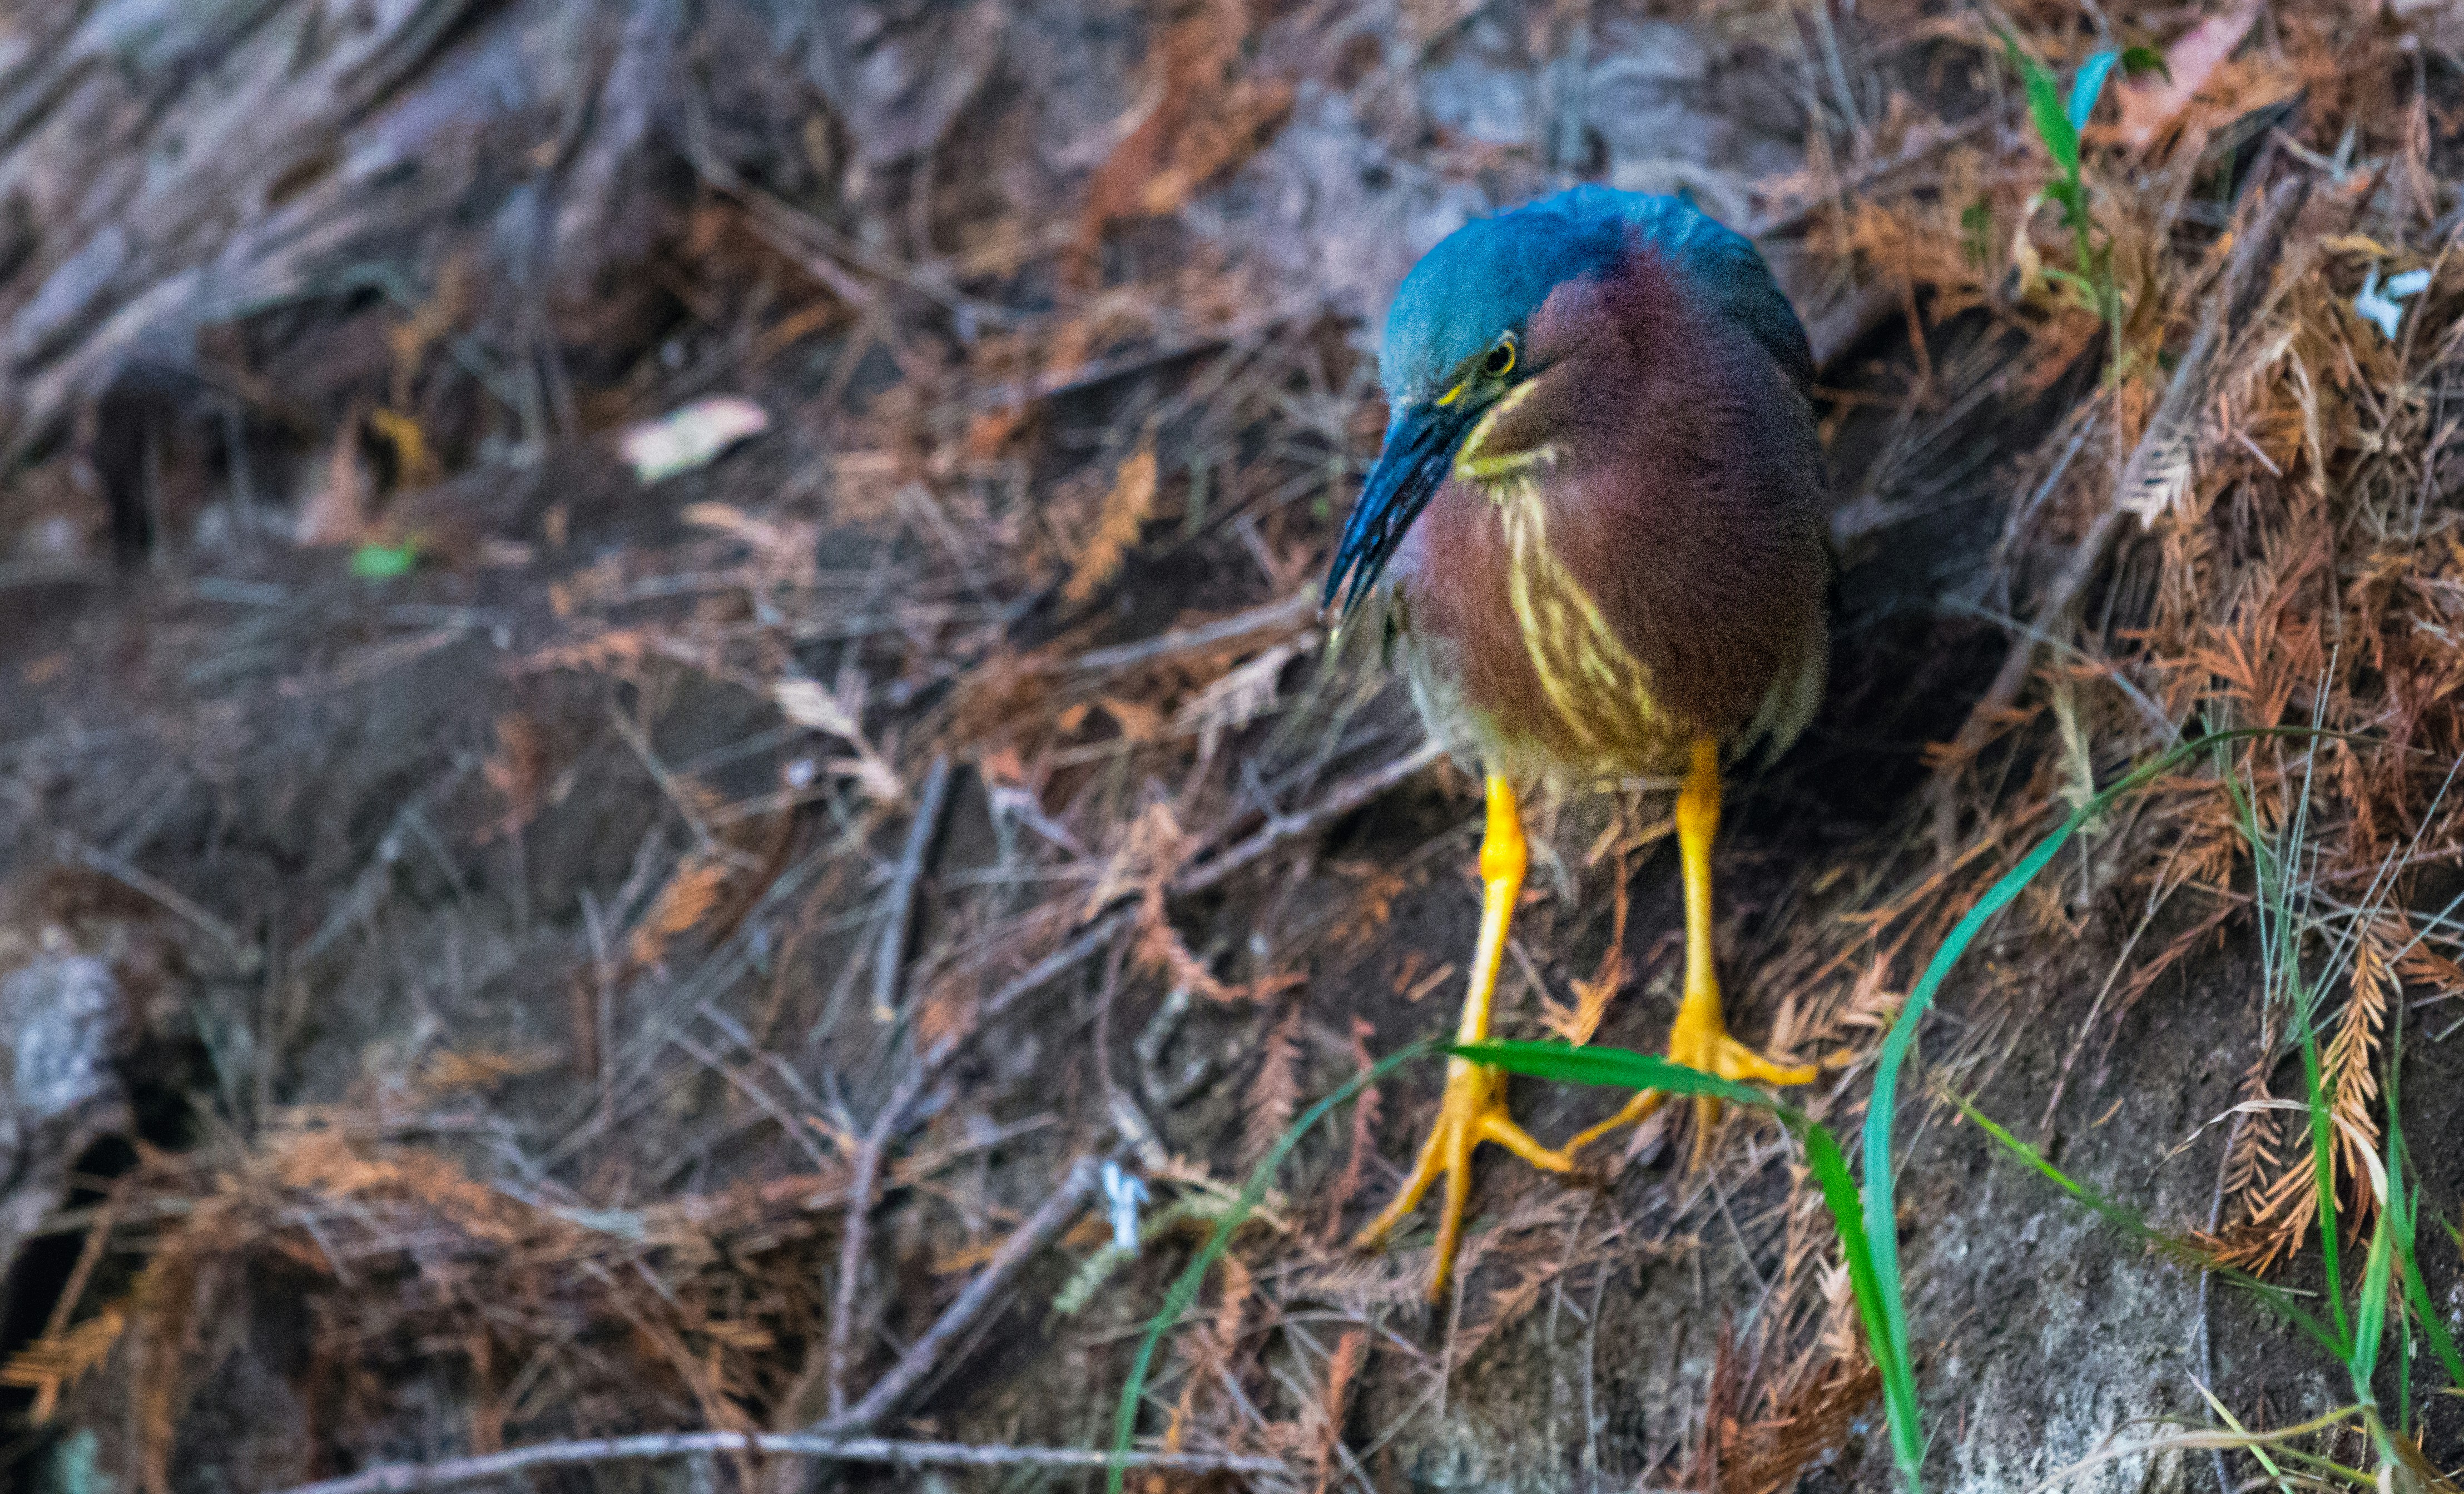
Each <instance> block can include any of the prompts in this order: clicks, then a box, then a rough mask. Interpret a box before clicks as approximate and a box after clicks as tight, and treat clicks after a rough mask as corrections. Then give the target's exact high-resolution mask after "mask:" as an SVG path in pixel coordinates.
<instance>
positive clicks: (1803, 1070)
mask: <svg viewBox="0 0 2464 1494" xmlns="http://www.w3.org/2000/svg"><path fill="white" fill-rule="evenodd" d="M1719 833H1720V748H1719V744H1718V743H1716V742H1714V741H1712V740H1710V739H1709V738H1707V737H1705V738H1704V739H1703V740H1701V741H1698V742H1696V743H1695V744H1694V765H1693V768H1692V770H1691V771H1690V772H1688V773H1687V774H1686V775H1685V786H1684V787H1683V789H1681V790H1680V791H1679V792H1678V795H1677V854H1678V859H1679V862H1680V863H1681V865H1682V866H1683V869H1684V875H1685V996H1684V999H1683V1000H1681V1001H1680V1002H1678V1005H1677V1025H1676V1026H1675V1027H1673V1028H1671V1029H1670V1031H1669V1034H1668V1058H1669V1061H1670V1062H1671V1063H1677V1064H1683V1065H1684V1066H1686V1067H1688V1068H1699V1069H1701V1070H1703V1071H1704V1072H1705V1073H1709V1074H1717V1075H1719V1076H1720V1077H1721V1078H1723V1079H1753V1080H1759V1081H1761V1082H1763V1083H1765V1084H1774V1085H1801V1084H1804V1083H1806V1082H1807V1081H1809V1080H1811V1079H1812V1078H1813V1077H1814V1075H1815V1067H1814V1066H1813V1065H1811V1064H1804V1065H1788V1064H1775V1063H1772V1062H1771V1060H1770V1059H1767V1058H1765V1057H1763V1056H1762V1055H1761V1054H1760V1053H1757V1052H1755V1051H1754V1050H1753V1049H1751V1048H1749V1047H1748V1046H1746V1045H1745V1044H1742V1043H1739V1042H1738V1041H1737V1040H1736V1039H1734V1038H1732V1037H1729V1036H1728V1026H1727V1022H1725V1021H1724V1020H1723V1019H1722V1018H1721V1015H1720V976H1719V972H1718V971H1717V969H1715V968H1714V966H1713V964H1712V958H1711V842H1712V839H1713V838H1714V837H1715V836H1717V835H1718V834H1719ZM1665 1098H1666V1096H1665V1095H1663V1094H1661V1092H1660V1091H1659V1090H1657V1089H1645V1090H1643V1091H1642V1092H1641V1093H1639V1094H1638V1095H1636V1096H1635V1097H1634V1098H1633V1099H1631V1100H1629V1101H1627V1102H1626V1105H1625V1109H1623V1110H1619V1111H1618V1112H1617V1114H1616V1115H1614V1116H1612V1117H1610V1118H1609V1119H1607V1120H1605V1121H1602V1122H1601V1123H1600V1124H1598V1125H1596V1126H1595V1127H1593V1128H1592V1129H1591V1130H1589V1131H1584V1132H1583V1133H1582V1134H1581V1135H1579V1136H1576V1137H1575V1138H1574V1139H1573V1140H1572V1141H1570V1142H1568V1143H1567V1144H1566V1151H1567V1152H1568V1153H1575V1152H1579V1151H1581V1150H1582V1149H1583V1148H1584V1147H1586V1146H1589V1145H1590V1144H1591V1143H1592V1142H1593V1141H1595V1140H1596V1139H1597V1138H1599V1137H1600V1136H1603V1135H1605V1134H1607V1133H1608V1132H1609V1131H1615V1130H1616V1129H1617V1127H1619V1126H1624V1125H1629V1124H1631V1123H1633V1122H1635V1121H1639V1120H1640V1119H1642V1118H1643V1117H1644V1116H1646V1115H1649V1114H1650V1113H1651V1112H1652V1111H1654V1110H1658V1109H1660V1104H1661V1101H1662V1100H1663V1099H1665ZM1719 1114H1720V1102H1719V1101H1717V1100H1710V1099H1698V1100H1696V1101H1695V1102H1694V1119H1695V1123H1696V1124H1695V1127H1694V1157H1695V1160H1696V1161H1698V1162H1699V1161H1701V1160H1702V1158H1703V1155H1704V1152H1705V1147H1706V1145H1707V1143H1708V1141H1709V1138H1710V1134H1711V1125H1712V1122H1714V1121H1715V1120H1717V1119H1718V1118H1719Z"/></svg>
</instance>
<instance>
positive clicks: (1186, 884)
mask: <svg viewBox="0 0 2464 1494" xmlns="http://www.w3.org/2000/svg"><path fill="white" fill-rule="evenodd" d="M1443 751H1444V749H1443V748H1441V747H1440V746H1439V745H1438V744H1437V743H1436V742H1433V741H1424V742H1422V743H1421V744H1420V745H1419V746H1418V747H1415V748H1413V749H1412V750H1411V751H1410V752H1407V753H1405V754H1404V755H1403V756H1401V757H1400V758H1396V759H1395V760H1394V761H1392V762H1390V763H1388V764H1386V765H1385V766H1384V767H1382V768H1373V769H1371V770H1370V771H1369V772H1367V773H1364V774H1362V775H1360V776H1359V777H1358V778H1354V779H1347V780H1344V781H1343V782H1341V783H1338V784H1336V785H1335V786H1334V787H1333V788H1332V789H1331V790H1329V791H1328V793H1327V795H1326V797H1325V798H1323V799H1320V800H1319V801H1318V802H1316V803H1313V804H1311V805H1309V807H1308V808H1307V809H1304V810H1301V811H1299V812H1297V813H1294V814H1281V815H1271V816H1269V817H1268V818H1267V820H1266V823H1265V824H1264V825H1262V826H1260V827H1259V828H1258V830H1257V831H1255V832H1254V833H1253V834H1251V835H1250V836H1249V837H1248V838H1247V839H1246V840H1243V841H1240V842H1238V843H1236V844H1234V845H1232V846H1229V847H1227V848H1226V849H1225V850H1224V851H1223V853H1222V854H1221V855H1220V856H1217V857H1214V858H1213V859H1211V860H1209V861H1207V862H1205V863H1204V864H1202V865H1200V866H1196V867H1192V868H1189V869H1188V870H1186V871H1183V872H1182V873H1181V874H1180V875H1179V876H1177V877H1175V878H1173V881H1172V890H1173V892H1174V894H1175V895H1176V896H1177V895H1180V894H1184V893H1189V892H1199V891H1203V890H1206V889H1208V888H1210V887H1213V886H1215V885H1216V884H1217V883H1219V882H1221V881H1222V880H1223V879H1224V878H1226V877H1228V876H1230V875H1231V874H1232V873H1234V872H1235V871H1238V870H1240V869H1241V868H1243V867H1245V866H1247V865H1249V864H1250V863H1251V862H1253V861H1256V860H1257V859H1258V858H1259V857H1261V856H1264V855H1265V854H1266V852H1268V851H1270V850H1272V849H1274V848H1275V847H1276V846H1279V845H1281V844H1282V843H1284V842H1285V841H1287V840H1290V839H1291V838H1292V837H1293V836H1295V835H1306V834H1308V833H1309V832H1310V831H1311V830H1315V829H1318V828H1320V827H1322V826H1324V825H1326V824H1329V823H1330V822H1331V821H1335V820H1340V819H1342V818H1343V817H1344V816H1345V815H1348V814H1350V813H1351V812H1352V811H1353V810H1354V809H1357V808H1359V807H1360V806H1361V805H1362V804H1365V803H1367V802H1369V801H1371V800H1373V799H1375V798H1376V797H1377V796H1378V795H1380V794H1382V793H1384V792H1386V791H1387V790H1388V789H1390V788H1393V787H1394V786H1395V785H1396V784H1397V783H1400V782H1402V781H1403V780H1405V779H1408V778H1410V777H1411V776H1412V775H1413V774H1415V773H1418V772H1419V771H1420V770H1421V769H1422V768H1425V767H1427V766H1428V765H1429V764H1430V763H1432V762H1435V761H1437V760H1438V758H1439V757H1440V756H1441V754H1442V753H1443Z"/></svg>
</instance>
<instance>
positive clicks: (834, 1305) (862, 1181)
mask: <svg viewBox="0 0 2464 1494" xmlns="http://www.w3.org/2000/svg"><path fill="white" fill-rule="evenodd" d="M1129 921H1130V910H1129V909H1127V908H1118V909H1114V910H1113V911H1112V912H1110V913H1108V914H1106V915H1105V916H1104V917H1102V918H1099V919H1097V920H1096V921H1095V922H1094V923H1093V924H1090V925H1089V926H1088V928H1087V929H1086V931H1085V932H1083V933H1081V934H1079V935H1078V936H1077V937H1076V938H1074V939H1071V940H1070V941H1069V942H1068V943H1067V944H1065V945H1063V946H1062V947H1061V948H1059V949H1057V950H1055V951H1053V952H1052V953H1051V954H1049V955H1046V956H1045V957H1044V958H1042V959H1041V960H1038V961H1037V962H1036V963H1035V965H1034V966H1033V967H1032V968H1031V969H1029V970H1028V971H1027V972H1026V973H1025V974H1024V975H1022V976H1020V977H1019V978H1017V979H1015V980H1012V981H1011V982H1010V983H1009V984H1007V985H1005V986H1003V987H1001V989H1000V990H999V991H996V992H994V993H993V995H992V998H991V999H990V1000H987V1001H985V1002H984V1004H983V1009H982V1010H981V1011H979V1013H977V1016H976V1021H974V1022H968V1023H965V1024H963V1025H961V1026H958V1027H956V1028H953V1029H952V1030H951V1031H949V1032H946V1033H943V1034H942V1035H941V1037H940V1039H939V1041H937V1042H935V1044H933V1046H932V1047H931V1048H929V1049H927V1050H926V1051H925V1053H924V1054H923V1056H922V1057H921V1058H919V1059H914V1060H911V1061H910V1062H909V1064H908V1066H907V1070H906V1072H905V1073H904V1074H902V1075H900V1076H899V1080H898V1086H897V1088H894V1089H892V1090H891V1094H890V1098H889V1099H888V1100H885V1101H883V1102H882V1106H881V1109H880V1110H879V1111H878V1112H876V1113H875V1114H874V1116H873V1119H872V1126H871V1128H870V1129H869V1130H868V1131H866V1132H865V1134H864V1139H863V1140H861V1141H859V1142H858V1143H857V1144H856V1150H855V1159H854V1162H853V1163H852V1165H851V1166H849V1168H848V1169H847V1174H848V1176H847V1229H846V1230H845V1232H844V1233H843V1234H842V1235H841V1236H840V1239H839V1281H838V1290H837V1292H836V1293H835V1294H834V1296H833V1299H832V1302H831V1305H830V1332H829V1339H828V1342H827V1347H826V1353H827V1354H828V1359H827V1364H828V1373H829V1382H828V1383H829V1408H830V1416H831V1417H832V1418H833V1419H835V1418H837V1417H841V1416H844V1415H846V1414H847V1344H848V1341H849V1339H850V1338H851V1337H852V1336H853V1334H854V1331H855V1289H856V1282H857V1279H858V1278H859V1277H860V1276H861V1275H862V1274H863V1271H864V1253H865V1247H866V1245H867V1243H868V1239H867V1237H868V1236H869V1233H870V1218H871V1212H872V1195H873V1191H874V1189H875V1187H876V1186H877V1185H878V1184H879V1182H880V1180H881V1164H882V1158H883V1157H884V1156H886V1155H887V1154H888V1153H889V1151H890V1144H891V1142H892V1141H894V1140H895V1139H897V1136H898V1133H899V1130H900V1128H901V1127H902V1126H903V1125H904V1124H905V1123H906V1116H907V1112H908V1110H910V1109H911V1108H913V1106H914V1104H915V1101H916V1099H917V1097H918V1096H920V1095H922V1094H923V1092H924V1088H925V1086H927V1085H929V1084H931V1083H932V1082H933V1080H934V1078H935V1076H937V1075H938V1074H939V1073H940V1072H941V1070H942V1069H943V1068H944V1067H946V1066H948V1065H949V1063H950V1061H951V1060H952V1059H954V1058H956V1057H957V1056H958V1048H959V1045H960V1044H962V1043H964V1042H965V1040H966V1039H967V1037H968V1036H969V1035H971V1034H973V1033H974V1032H976V1031H978V1030H979V1029H980V1027H981V1026H982V1024H983V1023H985V1022H990V1021H992V1020H993V1019H994V1018H996V1017H998V1016H1000V1015H1001V1013H1002V1012H1005V1011H1007V1010H1008V1009H1009V1008H1010V1007H1011V1006H1013V1005H1015V1004H1016V1003H1017V1002H1019V1001H1020V1000H1024V999H1025V998H1026V997H1028V996H1030V995H1032V994H1033V993H1034V992H1035V991H1036V990H1038V989H1039V988H1041V987H1042V986H1043V985H1044V984H1045V982H1046V981H1048V980H1050V979H1052V978H1054V977H1056V976H1059V975H1061V974H1063V973H1064V972H1066V971H1068V970H1070V969H1072V968H1074V967H1075V966H1076V965H1077V963H1078V962H1079V961H1080V960H1082V959H1085V958H1086V957H1087V956H1089V955H1092V954H1094V953H1095V951H1097V950H1099V949H1102V948H1103V947H1104V946H1105V945H1106V944H1108V943H1110V942H1111V940H1112V939H1113V938H1114V937H1116V936H1117V935H1118V934H1120V932H1121V930H1122V929H1124V928H1125V927H1127V926H1128V924H1129Z"/></svg>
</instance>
